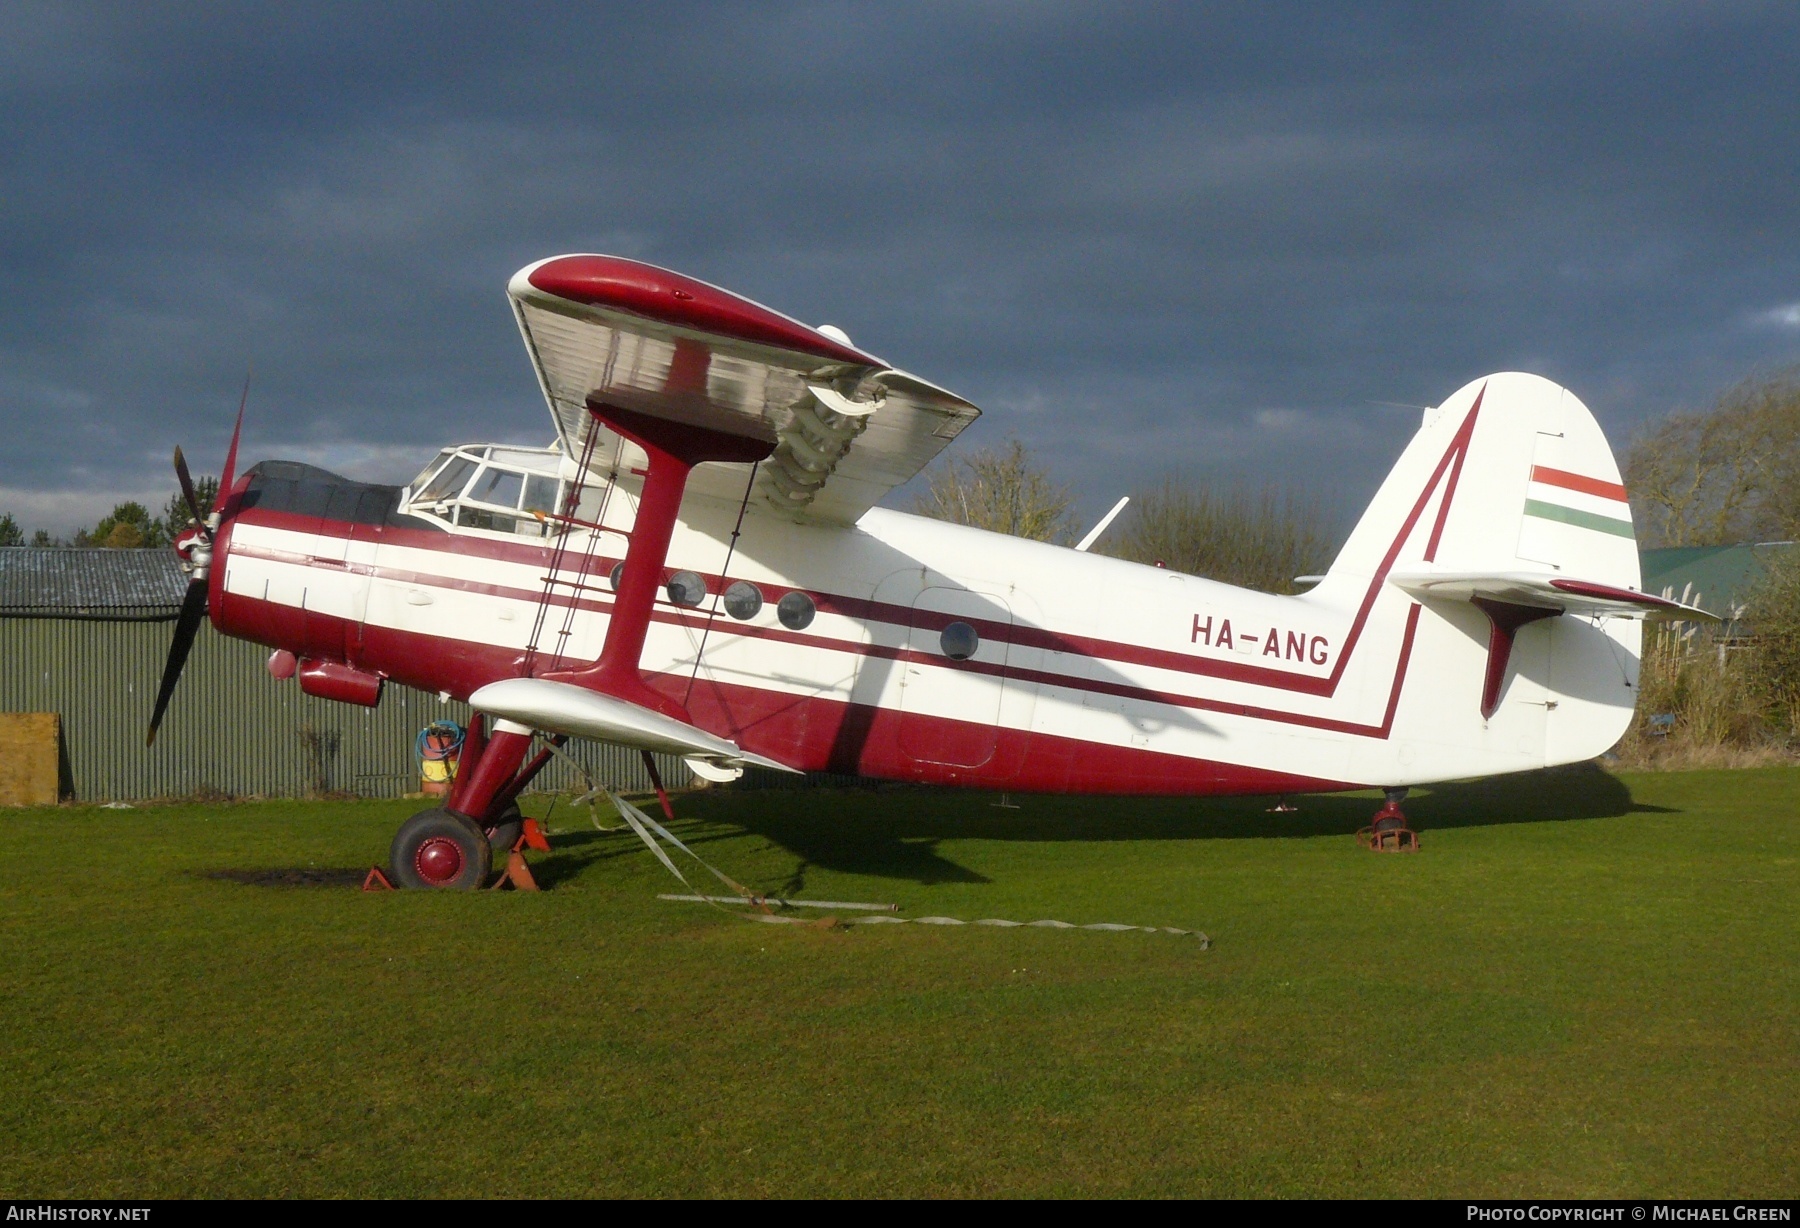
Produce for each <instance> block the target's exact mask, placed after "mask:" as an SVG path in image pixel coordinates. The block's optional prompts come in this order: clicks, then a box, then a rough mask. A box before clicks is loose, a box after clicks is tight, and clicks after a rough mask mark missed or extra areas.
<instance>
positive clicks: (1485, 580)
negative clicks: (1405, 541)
mask: <svg viewBox="0 0 1800 1228" xmlns="http://www.w3.org/2000/svg"><path fill="white" fill-rule="evenodd" d="M1388 580H1389V581H1390V582H1391V583H1393V584H1395V585H1397V586H1398V587H1400V588H1402V589H1405V590H1406V591H1407V592H1409V593H1411V594H1413V595H1414V596H1415V597H1443V598H1448V599H1450V600H1453V601H1472V600H1474V599H1475V598H1478V597H1479V598H1486V599H1488V600H1491V601H1505V602H1510V603H1511V604H1513V605H1526V606H1538V607H1541V608H1543V609H1547V610H1560V611H1562V612H1564V613H1568V614H1613V615H1619V616H1623V617H1626V618H1653V619H1662V620H1666V621H1680V620H1683V619H1691V620H1694V621H1697V622H1718V621H1719V616H1718V615H1717V614H1711V613H1708V612H1707V611H1705V610H1703V609H1701V608H1700V607H1699V606H1692V605H1683V604H1682V603H1681V602H1679V601H1671V600H1669V599H1668V598H1667V597H1653V596H1651V595H1650V594H1649V593H1640V592H1638V591H1637V590H1636V589H1630V588H1618V587H1616V586H1614V585H1611V584H1598V583H1596V582H1594V581H1592V580H1578V579H1575V578H1574V577H1571V576H1564V575H1559V574H1557V573H1555V572H1531V571H1494V572H1474V571H1438V570H1437V569H1435V568H1432V567H1416V568H1395V569H1394V570H1393V571H1391V572H1389V573H1388Z"/></svg>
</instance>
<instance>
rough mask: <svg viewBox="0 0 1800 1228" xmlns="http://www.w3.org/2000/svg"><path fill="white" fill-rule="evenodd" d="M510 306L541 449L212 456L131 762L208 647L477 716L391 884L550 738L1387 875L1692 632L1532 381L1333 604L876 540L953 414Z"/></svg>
mask: <svg viewBox="0 0 1800 1228" xmlns="http://www.w3.org/2000/svg"><path fill="white" fill-rule="evenodd" d="M508 290H509V296H510V301H511V305H512V309H513V313H514V316H515V318H516V320H517V323H518V327H519V331H520V334H521V336H522V337H523V339H524V342H525V348H526V352H527V353H528V355H529V356H530V359H531V362H532V364H533V365H534V367H535V368H536V371H537V376H538V380H539V383H540V385H541V387H542V390H543V394H544V397H545V400H546V402H547V403H548V405H549V408H550V415H551V418H552V420H553V422H554V424H555V428H556V435H557V438H556V442H555V443H554V444H553V445H552V446H550V447H547V448H543V449H533V448H521V447H510V446H500V445H477V446H465V447H452V448H446V449H444V451H443V452H442V453H441V454H440V455H439V456H438V457H437V458H436V459H434V460H433V461H432V462H431V464H429V465H428V466H426V468H425V470H424V471H423V472H421V473H420V475H419V477H418V479H417V480H416V481H414V482H413V483H412V484H411V485H408V486H404V487H395V486H381V485H371V484H366V483H361V482H355V481H350V480H347V479H345V478H341V477H338V476H336V475H334V474H331V473H327V472H325V471H323V470H320V469H316V468H312V467H310V466H307V465H303V464H297V463H294V462H288V461H264V462H262V463H261V464H258V465H255V466H253V467H252V468H250V469H249V470H248V471H247V472H245V473H243V474H242V475H241V476H240V475H237V474H236V457H237V439H238V432H235V431H234V434H233V437H232V445H231V451H230V453H229V455H228V457H227V460H226V464H225V467H224V473H223V475H222V477H221V485H220V491H221V494H220V497H219V501H218V507H217V509H216V510H215V511H214V512H213V513H212V514H211V515H210V516H209V517H208V518H207V519H206V520H205V522H204V523H199V522H198V516H196V520H197V523H196V526H195V527H194V528H193V529H191V530H190V531H189V532H188V533H187V534H185V535H184V536H183V537H182V538H181V540H180V541H179V542H178V543H177V549H178V550H180V551H181V552H182V554H183V557H184V558H185V559H186V560H187V562H188V564H189V565H190V567H191V571H192V577H193V578H192V581H191V583H190V586H189V591H188V597H187V600H186V602H185V604H184V606H183V611H182V616H181V618H180V620H179V621H178V622H177V624H176V635H175V642H174V644H173V646H172V648H171V652H170V657H169V662H168V668H167V671H166V674H165V677H164V680H163V685H162V688H161V691H160V693H159V694H158V696H157V702H156V709H155V714H154V716H153V718H152V723H151V736H152V737H154V736H155V729H156V725H157V723H158V722H160V720H161V719H162V716H163V713H164V711H165V710H166V708H167V705H168V703H169V699H170V696H171V693H172V691H173V688H174V686H175V683H176V681H177V679H178V677H179V674H180V670H181V666H182V664H183V662H184V660H185V658H186V655H187V652H188V649H189V647H190V645H191V643H192V640H193V637H194V634H195V632H196V630H197V629H198V626H199V622H200V620H201V619H202V618H210V619H211V620H212V623H213V625H214V626H215V627H216V628H217V629H218V630H219V631H221V632H223V633H224V634H226V635H231V636H237V637H240V638H243V639H247V640H253V641H256V642H258V643H261V644H266V645H268V646H269V647H270V648H272V649H274V650H275V652H274V654H273V656H272V657H271V659H270V670H271V672H272V673H274V674H275V675H276V676H277V677H287V676H293V675H297V676H298V684H299V686H300V687H301V688H302V689H304V690H305V691H306V692H307V693H309V694H312V695H318V696H324V697H327V698H330V699H335V700H341V701H344V702H347V703H354V704H366V705H373V704H376V703H378V702H379V701H380V699H381V695H382V690H383V687H384V686H385V685H386V683H388V682H390V681H392V682H397V683H400V684H403V685H405V686H409V687H415V688H418V689H419V690H421V691H426V692H435V693H441V694H447V695H451V696H455V697H457V698H459V699H466V700H467V701H468V702H469V704H470V705H471V707H472V708H473V709H474V710H475V712H476V713H477V715H476V716H475V717H474V718H472V721H471V728H470V731H469V736H468V739H467V742H466V745H465V747H464V753H463V760H462V764H461V768H460V770H459V772H458V775H457V779H456V781H455V784H454V787H453V789H452V791H451V792H450V794H449V795H448V797H447V798H446V799H445V801H444V804H443V805H442V806H441V807H440V808H437V809H433V810H429V811H426V812H424V813H422V814H420V815H416V816H414V818H412V819H410V820H408V821H407V823H406V824H405V825H403V826H402V828H401V830H400V832H399V834H398V836H397V837H396V838H395V844H394V850H393V869H394V872H395V875H396V877H397V878H398V880H399V881H400V882H401V883H402V884H404V885H407V886H415V887H419V886H427V887H471V886H476V885H479V884H480V883H482V882H483V881H484V880H485V879H486V877H487V875H488V873H489V868H490V858H491V855H492V854H491V851H490V845H491V844H495V843H498V844H501V845H504V844H505V843H506V842H507V841H508V840H510V839H512V838H513V836H514V835H515V834H516V831H517V814H518V811H517V808H516V799H517V797H518V795H519V793H520V792H521V790H523V789H524V788H525V786H526V785H527V784H528V783H529V781H530V780H531V778H532V777H533V776H534V775H535V774H536V773H537V772H538V771H539V770H540V769H541V768H542V767H543V766H544V764H545V763H546V761H547V759H548V751H547V750H544V749H539V750H537V751H536V752H535V753H534V752H533V748H534V744H535V742H534V740H535V739H537V738H548V739H560V738H567V737H570V736H574V737H582V738H592V739H598V740H602V741H605V742H609V743H614V744H617V745H620V746H624V747H630V748H636V749H638V750H640V751H644V752H652V751H654V752H663V753H674V754H678V755H681V756H684V757H685V759H686V762H687V764H688V765H689V766H690V767H691V768H692V770H693V771H694V772H695V773H696V774H697V775H698V776H700V777H702V778H704V779H707V780H711V781H726V780H731V779H735V778H736V777H737V776H739V775H741V774H742V773H743V771H744V770H745V769H746V768H747V767H751V766H757V767H763V768H775V769H781V770H786V771H792V772H818V771H822V772H836V773H852V774H856V775H859V776H863V777H873V778H885V779H892V780H904V781H919V782H929V783H933V784H941V785H962V786H971V787H976V788H987V789H998V790H1008V791H1013V792H1030V791H1045V792H1055V793H1084V794H1162V795H1194V796H1207V795H1222V794H1287V793H1297V792H1315V791H1334V790H1350V789H1363V788H1369V787H1377V788H1382V789H1385V790H1387V791H1388V804H1387V805H1386V806H1385V807H1383V809H1382V811H1381V812H1380V815H1379V816H1378V819H1379V821H1378V822H1377V823H1376V824H1375V825H1374V830H1375V832H1376V838H1375V843H1377V844H1382V845H1385V846H1388V847H1393V846H1396V845H1398V846H1401V847H1405V846H1406V845H1408V844H1409V843H1412V841H1411V837H1412V833H1411V832H1410V830H1409V829H1407V827H1406V825H1405V818H1404V816H1403V815H1402V814H1401V812H1400V810H1399V808H1398V801H1399V799H1400V798H1401V797H1402V796H1404V792H1405V789H1406V788H1407V787H1409V786H1413V785H1418V784H1424V783H1429V782H1433V781H1443V780H1451V779H1462V778H1467V777H1475V776H1486V775H1493V774H1498V773H1506V772H1519V771H1526V770H1530V769H1534V768H1541V767H1544V766H1546V765H1552V764H1561V763H1570V762H1576V761H1580V760H1584V759H1588V758H1591V757H1593V756H1595V755H1597V754H1600V753H1601V752H1603V751H1605V750H1606V749H1607V748H1608V747H1609V746H1611V745H1612V744H1613V743H1614V742H1615V741H1616V740H1617V739H1618V738H1619V737H1620V735H1621V734H1622V733H1623V732H1624V730H1625V729H1626V726H1627V724H1628V723H1629V722H1630V720H1631V717H1632V711H1633V706H1634V700H1635V697H1636V689H1635V684H1636V681H1637V669H1638V657H1639V649H1640V635H1641V628H1642V623H1641V620H1642V619H1643V618H1644V617H1645V616H1647V615H1648V616H1658V617H1708V616H1707V615H1705V614H1704V612H1702V611H1699V610H1696V609H1693V608H1691V607H1687V606H1682V605H1680V604H1678V603H1676V602H1673V601H1669V600H1666V599H1664V598H1659V597H1655V596H1651V595H1647V594H1645V593H1642V592H1640V591H1638V585H1639V582H1640V579H1639V572H1638V555H1637V547H1636V541H1635V538H1634V535H1633V530H1632V524H1631V511H1630V508H1629V506H1628V504H1627V502H1626V495H1625V489H1624V487H1623V486H1622V484H1621V482H1620V477H1619V470H1618V466H1617V464H1616V463H1615V461H1614V459H1613V455H1612V451H1611V449H1610V448H1609V447H1608V445H1607V442H1606V439H1605V437H1604V435H1603V434H1602V433H1601V431H1600V428H1599V426H1598V425H1597V424H1596V423H1595V421H1594V418H1593V416H1592V415H1591V414H1590V413H1589V411H1588V410H1587V408H1586V407H1585V406H1584V405H1583V404H1582V403H1581V402H1580V401H1579V400H1578V399H1576V397H1575V396H1574V395H1573V394H1572V393H1570V392H1568V391H1566V390H1565V389H1563V388H1561V387H1558V386H1557V385H1556V384H1554V383H1551V382H1549V381H1547V380H1544V379H1541V378H1539V377H1537V376H1533V375H1524V374H1516V373H1506V374H1497V375H1490V376H1487V377H1485V378H1482V379H1477V380H1474V381H1472V382H1471V383H1469V384H1468V385H1467V386H1466V387H1464V388H1462V389H1461V390H1459V391H1457V392H1455V393H1453V394H1452V395H1451V396H1450V397H1448V398H1447V399H1446V400H1445V401H1444V402H1443V403H1442V404H1441V405H1439V406H1438V407H1436V408H1434V409H1430V410H1428V411H1426V412H1425V415H1424V420H1423V422H1422V423H1421V425H1420V427H1419V429H1418V431H1417V433H1416V434H1415V435H1414V436H1413V438H1412V441H1411V442H1410V443H1409V444H1408V445H1407V447H1406V449H1405V451H1404V452H1403V453H1402V455H1401V456H1400V459H1399V461H1398V463H1396V464H1395V466H1394V468H1393V470H1392V472H1391V473H1390V474H1389V475H1388V477H1387V479H1386V481H1385V482H1383V484H1382V485H1381V488H1380V490H1379V492H1378V493H1377V494H1376V496H1375V498H1374V501H1373V502H1372V503H1371V504H1370V506H1369V508H1368V510H1367V511H1366V512H1365V513H1364V515H1363V516H1362V518H1361V520H1360V521H1359V522H1358V523H1357V525H1356V527H1355V529H1354V530H1353V531H1352V533H1351V534H1350V537H1349V539H1348V541H1347V542H1346V543H1345V545H1344V547H1343V549H1342V551H1341V552H1340V553H1339V554H1338V556H1337V558H1336V560H1335V561H1334V562H1333V563H1332V564H1331V567H1330V569H1329V570H1328V571H1327V572H1326V574H1325V575H1324V576H1323V578H1321V579H1320V580H1319V581H1318V582H1317V584H1316V585H1314V586H1313V587H1312V588H1311V589H1310V590H1308V591H1306V592H1304V593H1302V594H1300V595H1297V596H1276V595H1271V594H1266V593H1260V592H1254V591H1250V590H1246V589H1241V588H1235V587H1232V586H1229V585H1225V584H1220V583H1217V582H1215V581H1212V580H1208V579H1206V578H1204V577H1201V576H1191V575H1183V574H1179V573H1177V572H1174V571H1170V570H1166V569H1160V568H1157V567H1151V566H1144V565H1140V564H1136V563H1130V562H1125V561H1123V560H1120V559H1114V558H1107V557H1103V556H1098V555H1094V554H1091V553H1088V552H1086V551H1085V550H1083V549H1072V548H1068V547H1063V546H1056V545H1050V544H1046V543H1043V542H1036V541H1027V540H1023V539H1019V538H1014V537H1008V536H1004V535H1001V534H996V533H991V532H986V531H983V530H981V529H976V528H970V527H966V526H962V525H957V524H952V523H947V522H944V521H940V520H933V519H928V518H925V517H921V516H913V515H906V514H904V513H901V512H896V511H892V510H888V509H885V508H881V507H878V506H876V504H877V502H878V501H879V500H880V499H881V498H882V497H883V495H885V494H886V493H887V492H889V491H890V490H892V489H893V488H894V487H895V486H897V485H899V484H900V483H902V482H904V481H906V480H907V479H908V478H910V477H912V476H913V475H914V474H916V473H918V472H919V471H920V470H921V469H922V468H924V467H925V466H926V465H927V464H929V463H930V462H931V461H932V459H933V458H934V457H936V456H937V455H938V454H939V453H940V451H942V450H943V449H944V448H945V447H947V446H948V445H950V443H951V442H952V441H953V440H955V439H956V438H957V436H959V435H960V434H962V433H963V431H964V430H965V429H966V428H967V427H968V426H969V425H970V424H971V423H973V422H974V421H975V420H976V418H977V417H978V416H979V411H978V410H977V409H976V408H975V407H974V406H973V405H971V404H970V403H969V402H967V401H965V400H963V399H962V398H961V397H959V396H956V395H955V394H953V393H951V392H948V391H946V390H944V389H942V388H940V387H938V386H936V385H934V384H932V383H929V382H928V381H926V380H924V379H921V378H919V377H918V376H915V375H911V374H908V373H907V372H905V371H902V370H899V369H897V368H895V367H893V366H891V365H890V364H889V363H887V362H886V361H884V360H882V359H880V358H877V357H875V356H874V355H872V354H870V353H868V352H866V351H864V350H863V349H861V348H859V347H858V346H857V345H855V344H854V343H853V342H852V341H851V339H850V338H849V337H848V336H847V335H846V334H845V333H844V332H843V331H841V330H839V329H836V328H833V327H830V326H821V327H817V328H814V327H810V326H808V325H805V324H802V323H800V322H799V321H797V320H794V319H791V318H789V317H787V316H784V315H781V314H779V313H778V312H775V311H773V310H770V309H769V308H766V307H763V306H761V305H759V304H757V303H754V302H751V301H749V300H747V299H744V298H741V297H739V296H737V295H734V294H731V293H729V292H727V291H725V290H722V289H720V288H718V287H716V286H712V285H709V284H707V283H705V282H701V281H696V280H694V279H691V278H688V277H684V276H682V275H680V274H677V273H673V272H670V271H668V270H666V269H661V268H656V267H653V266H651V265H647V264H642V263H638V262H636V261H632V260H625V259H621V258H617V257H611V256H599V255H570V256H558V257H555V258H552V259H549V260H544V261H541V262H539V263H536V264H533V265H530V266H528V267H526V268H524V269H522V270H520V271H519V273H518V274H516V275H515V276H514V277H513V278H512V281H511V283H510V285H509V287H508ZM242 422H243V410H242V407H241V406H240V409H239V416H238V430H239V431H241V428H242ZM177 471H178V474H179V475H180V477H181V480H182V482H183V485H184V488H188V489H190V490H191V482H190V481H189V479H188V476H187V471H186V467H185V464H184V463H182V462H181V460H180V457H179V452H178V453H177ZM191 502H192V499H191V495H190V503H191ZM1084 544H1085V543H1084Z"/></svg>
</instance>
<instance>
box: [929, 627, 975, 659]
mask: <svg viewBox="0 0 1800 1228" xmlns="http://www.w3.org/2000/svg"><path fill="white" fill-rule="evenodd" d="M938 643H939V644H941V645H943V648H944V655H945V656H946V657H949V658H950V659H951V660H952V661H967V660H968V659H969V658H970V657H972V656H974V655H975V650H976V649H977V648H980V647H981V637H980V636H979V635H977V634H975V628H973V627H971V626H970V625H969V624H968V623H951V624H950V625H949V626H948V627H945V628H944V633H943V634H942V635H940V636H939V637H938Z"/></svg>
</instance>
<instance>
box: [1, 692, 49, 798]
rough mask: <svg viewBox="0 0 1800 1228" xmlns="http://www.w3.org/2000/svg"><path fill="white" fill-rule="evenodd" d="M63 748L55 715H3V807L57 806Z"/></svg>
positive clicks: (8, 713) (25, 713) (36, 713)
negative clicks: (61, 751)
mask: <svg viewBox="0 0 1800 1228" xmlns="http://www.w3.org/2000/svg"><path fill="white" fill-rule="evenodd" d="M61 748H62V718H61V717H60V716H58V715H57V714H56V713H54V712H0V806H54V805H56V803H57V801H58V800H59V797H58V792H59V790H58V784H59V783H60V780H61V773H60V771H59V767H60V760H61V755H60V753H59V752H60V750H61Z"/></svg>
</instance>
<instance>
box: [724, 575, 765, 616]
mask: <svg viewBox="0 0 1800 1228" xmlns="http://www.w3.org/2000/svg"><path fill="white" fill-rule="evenodd" d="M762 607H763V598H762V590H761V589H760V588H757V587H756V585H754V584H752V583H750V581H748V580H739V581H737V582H736V583H735V584H733V585H732V586H731V587H730V588H728V589H726V590H725V612H726V613H727V614H729V615H731V616H732V617H733V618H755V617H756V613H757V611H758V610H760V609H762Z"/></svg>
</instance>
